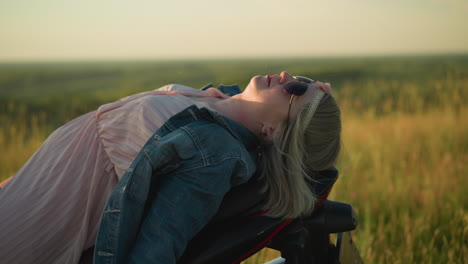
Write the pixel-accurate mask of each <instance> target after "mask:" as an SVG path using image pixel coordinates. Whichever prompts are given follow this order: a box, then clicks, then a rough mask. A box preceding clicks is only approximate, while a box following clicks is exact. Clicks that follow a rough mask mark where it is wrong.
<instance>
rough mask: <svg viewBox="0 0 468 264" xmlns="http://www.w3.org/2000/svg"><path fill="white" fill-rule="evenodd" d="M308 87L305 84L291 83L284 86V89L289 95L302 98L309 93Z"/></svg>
mask: <svg viewBox="0 0 468 264" xmlns="http://www.w3.org/2000/svg"><path fill="white" fill-rule="evenodd" d="M307 88H308V85H307V84H306V83H303V82H291V83H287V84H285V85H284V86H283V89H284V90H285V91H286V92H287V93H288V94H293V95H296V96H301V95H303V94H304V93H305V92H306V91H307Z"/></svg>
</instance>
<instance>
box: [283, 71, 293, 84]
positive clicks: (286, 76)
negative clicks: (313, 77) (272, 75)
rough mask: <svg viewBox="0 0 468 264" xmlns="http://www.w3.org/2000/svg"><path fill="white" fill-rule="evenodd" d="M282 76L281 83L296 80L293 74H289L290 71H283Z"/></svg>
mask: <svg viewBox="0 0 468 264" xmlns="http://www.w3.org/2000/svg"><path fill="white" fill-rule="evenodd" d="M280 77H281V78H280V83H281V84H285V83H287V82H290V81H294V77H293V76H292V75H291V74H289V73H288V72H285V71H284V72H281V74H280Z"/></svg>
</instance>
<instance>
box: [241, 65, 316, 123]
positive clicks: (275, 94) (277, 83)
mask: <svg viewBox="0 0 468 264" xmlns="http://www.w3.org/2000/svg"><path fill="white" fill-rule="evenodd" d="M290 82H297V80H296V79H294V78H293V76H292V75H291V74H289V73H287V72H282V73H281V74H280V75H276V74H275V75H266V76H260V75H257V76H254V77H253V78H252V79H251V80H250V83H249V84H248V85H247V87H246V88H245V90H244V92H243V96H244V99H246V100H248V101H251V102H257V103H259V111H260V112H261V116H262V117H263V118H265V120H271V121H275V122H281V121H285V120H286V119H287V118H288V108H289V102H290V99H291V95H290V94H288V93H287V92H286V91H285V90H284V89H283V87H284V85H285V84H287V83H290ZM316 89H317V88H316V87H315V85H314V84H309V88H308V89H307V91H306V92H305V93H304V94H303V95H302V96H294V99H293V101H292V105H291V112H290V118H291V119H295V118H296V117H297V116H298V115H299V112H300V111H301V109H302V107H303V106H304V105H305V104H307V103H309V102H310V101H311V100H312V98H313V96H314V92H315V91H316Z"/></svg>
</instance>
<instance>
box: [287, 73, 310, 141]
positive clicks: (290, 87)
mask: <svg viewBox="0 0 468 264" xmlns="http://www.w3.org/2000/svg"><path fill="white" fill-rule="evenodd" d="M293 78H294V79H296V80H297V82H290V83H287V84H285V85H284V86H283V89H284V91H285V92H287V93H288V94H290V95H291V98H290V99H289V107H288V119H287V123H286V127H285V129H284V132H286V130H287V129H288V127H289V112H290V111H291V105H292V102H293V99H294V96H301V95H303V94H305V92H306V91H307V89H308V88H309V84H311V83H315V81H314V80H312V79H309V78H307V77H303V76H293ZM283 135H284V133H283Z"/></svg>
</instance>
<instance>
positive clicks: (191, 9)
mask: <svg viewBox="0 0 468 264" xmlns="http://www.w3.org/2000/svg"><path fill="white" fill-rule="evenodd" d="M447 52H449V53H454V52H457V53H458V52H463V53H468V0H391V1H390V0H322V1H317V0H304V1H300V0H283V1H280V0H231V1H223V0H192V1H189V0H185V1H182V0H164V1H161V0H153V1H150V0H133V1H130V0H0V61H11V60H63V59H65V60H68V59H80V60H87V59H170V58H211V57H267V56H276V57H284V56H302V55H304V56H327V55H368V54H371V55H372V54H388V53H391V54H401V53H447Z"/></svg>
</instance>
